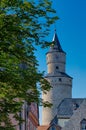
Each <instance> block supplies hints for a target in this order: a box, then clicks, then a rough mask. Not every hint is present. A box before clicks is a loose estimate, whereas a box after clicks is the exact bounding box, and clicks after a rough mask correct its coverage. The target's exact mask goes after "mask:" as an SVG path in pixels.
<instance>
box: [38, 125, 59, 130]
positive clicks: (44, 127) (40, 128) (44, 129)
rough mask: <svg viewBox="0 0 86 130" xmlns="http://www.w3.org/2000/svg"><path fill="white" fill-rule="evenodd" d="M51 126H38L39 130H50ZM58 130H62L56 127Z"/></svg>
mask: <svg viewBox="0 0 86 130" xmlns="http://www.w3.org/2000/svg"><path fill="white" fill-rule="evenodd" d="M49 128H50V125H46V126H38V128H37V130H49ZM56 128H57V129H56V130H61V128H60V127H59V126H56Z"/></svg>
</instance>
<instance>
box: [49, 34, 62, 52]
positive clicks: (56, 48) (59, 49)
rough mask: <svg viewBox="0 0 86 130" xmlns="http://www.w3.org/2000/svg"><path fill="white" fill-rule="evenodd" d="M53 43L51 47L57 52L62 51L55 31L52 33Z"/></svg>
mask: <svg viewBox="0 0 86 130" xmlns="http://www.w3.org/2000/svg"><path fill="white" fill-rule="evenodd" d="M53 43H54V44H53V46H51V48H52V49H54V50H56V51H59V52H63V50H62V47H61V45H60V42H59V40H58V36H57V34H56V32H55V33H54V37H53Z"/></svg>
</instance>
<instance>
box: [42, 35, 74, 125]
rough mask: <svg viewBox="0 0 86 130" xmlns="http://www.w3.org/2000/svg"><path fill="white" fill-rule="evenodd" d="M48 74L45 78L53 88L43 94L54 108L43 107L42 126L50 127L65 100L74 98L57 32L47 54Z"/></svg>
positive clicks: (44, 98) (64, 55)
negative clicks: (59, 106) (58, 108)
mask: <svg viewBox="0 0 86 130" xmlns="http://www.w3.org/2000/svg"><path fill="white" fill-rule="evenodd" d="M46 58H47V68H48V74H47V75H46V76H45V78H46V79H47V80H48V82H50V84H51V86H52V88H51V89H50V91H49V92H47V94H44V93H43V94H42V98H43V100H44V101H48V102H50V103H52V104H53V105H52V107H51V108H48V107H43V110H42V125H48V124H50V123H51V121H52V119H53V118H54V117H55V116H56V114H57V107H58V105H59V104H60V103H61V101H62V100H63V99H64V98H71V97H72V78H71V77H70V76H69V75H67V74H66V73H65V64H66V53H65V52H64V51H63V50H62V47H61V45H60V43H59V40H58V37H57V34H56V32H55V34H54V38H53V45H52V46H51V47H50V50H49V52H48V53H47V54H46Z"/></svg>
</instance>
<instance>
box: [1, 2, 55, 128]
mask: <svg viewBox="0 0 86 130" xmlns="http://www.w3.org/2000/svg"><path fill="white" fill-rule="evenodd" d="M53 14H55V10H53V9H52V2H51V1H50V0H38V1H36V2H35V0H1V1H0V126H1V130H3V129H4V130H8V129H9V130H12V129H14V128H13V126H12V124H11V120H10V118H9V115H10V114H13V115H14V118H15V119H16V120H18V121H20V119H19V116H18V112H19V111H20V109H21V106H22V104H23V102H24V101H27V102H28V103H31V102H37V103H38V104H40V103H43V101H42V99H41V98H40V90H42V91H45V92H46V91H47V90H49V88H50V85H49V83H48V82H47V81H46V80H45V79H44V78H43V74H42V73H40V72H38V62H37V60H36V57H35V55H34V52H35V50H36V46H37V45H41V47H46V46H47V45H48V44H49V43H48V42H47V41H46V40H44V37H45V36H46V35H48V33H49V27H50V25H51V24H53V23H54V21H55V20H56V19H57V17H55V16H54V15H53ZM39 83H41V84H42V85H41V87H40V90H39V89H38V87H37V84H39ZM43 105H45V106H46V105H49V104H48V103H43ZM2 123H3V124H4V125H3V126H2Z"/></svg>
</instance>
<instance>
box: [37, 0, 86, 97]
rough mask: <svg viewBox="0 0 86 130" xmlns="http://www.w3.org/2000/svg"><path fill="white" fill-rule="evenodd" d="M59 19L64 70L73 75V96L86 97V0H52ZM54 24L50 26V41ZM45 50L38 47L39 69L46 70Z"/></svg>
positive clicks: (58, 25) (59, 35) (58, 32)
mask: <svg viewBox="0 0 86 130" xmlns="http://www.w3.org/2000/svg"><path fill="white" fill-rule="evenodd" d="M53 8H54V9H56V11H57V16H59V18H60V19H59V20H58V21H57V22H56V24H55V26H56V30H57V35H58V37H59V41H60V43H61V46H62V48H63V50H64V51H65V52H66V53H67V55H66V72H67V74H69V75H70V76H72V77H73V94H72V95H73V97H74V98H86V0H53ZM54 29H55V28H54V26H53V27H52V28H51V35H50V36H49V37H48V39H50V41H52V37H53V34H54ZM46 51H47V49H46V50H41V49H39V50H38V52H37V54H36V55H37V59H38V61H39V65H40V66H39V69H40V70H42V71H45V72H47V66H46V56H45V53H46Z"/></svg>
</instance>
